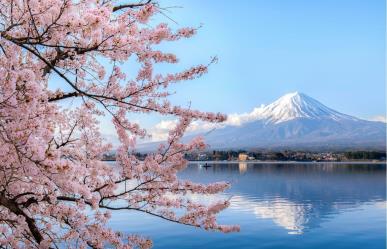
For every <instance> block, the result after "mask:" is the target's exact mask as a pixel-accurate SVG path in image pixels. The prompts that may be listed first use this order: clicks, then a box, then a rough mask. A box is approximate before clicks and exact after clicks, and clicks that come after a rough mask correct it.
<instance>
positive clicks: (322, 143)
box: [188, 92, 386, 150]
mask: <svg viewBox="0 0 387 249" xmlns="http://www.w3.org/2000/svg"><path fill="white" fill-rule="evenodd" d="M188 137H190V136H188ZM205 139H206V143H208V144H209V146H210V149H233V148H238V149H242V148H256V149H259V148H260V149H285V148H289V149H319V150H321V149H329V150H332V149H385V148H386V124H385V123H383V122H374V121H367V120H363V119H359V118H356V117H353V116H350V115H346V114H343V113H340V112H337V111H335V110H333V109H331V108H329V107H327V106H325V105H323V104H322V103H320V102H319V101H317V100H315V99H313V98H311V97H309V96H307V95H306V94H303V93H298V92H295V93H289V94H286V95H284V96H282V97H281V98H279V99H278V100H276V101H275V102H273V103H271V104H269V105H267V106H263V107H260V108H256V109H255V110H254V111H253V118H251V119H250V120H249V121H247V122H244V123H242V124H241V125H238V126H235V125H234V126H232V125H226V126H225V127H223V128H218V129H215V130H213V131H211V132H208V133H206V134H205Z"/></svg>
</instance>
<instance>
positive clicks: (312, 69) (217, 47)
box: [53, 0, 386, 133]
mask: <svg viewBox="0 0 387 249" xmlns="http://www.w3.org/2000/svg"><path fill="white" fill-rule="evenodd" d="M159 5H160V7H162V8H167V10H166V11H165V14H166V15H167V16H168V18H171V19H173V20H174V21H175V22H176V23H173V22H171V21H170V20H169V19H168V18H167V17H165V16H162V15H159V16H158V17H157V18H155V19H154V22H155V23H157V22H159V21H162V22H168V23H170V25H171V26H172V27H173V28H180V27H185V26H194V27H199V26H201V28H200V29H199V31H198V34H197V35H196V36H194V37H193V38H191V39H188V40H181V41H178V42H171V43H165V44H162V45H161V47H162V49H163V50H164V51H168V52H173V53H176V54H177V56H178V57H179V58H180V63H179V64H178V65H160V66H158V67H157V70H159V71H160V72H165V73H166V72H170V71H177V70H183V69H186V68H188V67H190V66H192V65H196V64H200V63H203V64H207V63H208V62H209V61H210V60H211V57H213V56H217V57H218V58H219V62H218V63H217V64H214V65H211V67H210V69H209V73H208V74H206V75H204V76H203V77H201V78H199V79H196V80H194V81H188V82H183V83H181V84H178V85H177V86H175V87H174V88H173V90H175V91H176V94H175V95H174V96H172V97H171V101H172V102H173V103H174V104H178V105H182V106H188V105H189V104H191V107H193V108H195V109H200V110H203V111H213V112H222V113H226V114H232V113H246V112H250V111H252V110H253V108H254V107H257V106H260V105H261V104H269V103H271V102H273V101H274V100H276V99H277V98H279V97H280V96H282V95H284V94H286V93H289V92H294V91H299V92H303V93H305V94H307V95H309V96H311V97H313V98H315V99H317V100H319V101H321V102H322V103H323V104H325V105H327V106H328V107H331V108H333V109H335V110H337V111H340V112H343V113H346V114H350V115H354V116H357V117H361V118H366V119H368V118H371V117H375V116H379V115H383V116H385V112H386V107H385V102H386V88H385V55H386V53H385V28H386V27H385V24H386V20H385V11H386V7H385V2H384V1H382V0H372V1H364V0H319V1H317V0H316V1H310V0H239V1H231V0H230V1H225V0H211V1H208V0H207V1H205V0H159ZM174 6H175V7H174ZM168 7H174V8H168ZM125 65H126V66H125V67H124V68H125V69H126V70H127V71H128V72H131V71H133V70H135V68H133V63H127V64H125ZM55 78H57V77H54V78H53V79H55ZM160 119H161V118H160V117H159V116H157V115H156V116H155V115H153V116H152V115H150V116H149V115H148V116H138V115H133V116H132V120H134V121H140V122H141V124H142V125H144V126H145V127H146V128H150V127H153V126H154V125H155V124H157V123H159V122H160ZM101 127H102V130H103V132H106V133H112V126H111V123H110V118H106V119H105V120H102V124H101Z"/></svg>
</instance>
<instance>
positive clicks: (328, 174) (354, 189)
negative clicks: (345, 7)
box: [182, 163, 386, 234]
mask: <svg viewBox="0 0 387 249" xmlns="http://www.w3.org/2000/svg"><path fill="white" fill-rule="evenodd" d="M212 166H213V167H211V168H210V169H207V170H204V169H200V168H198V167H196V166H195V165H192V166H190V167H188V169H187V170H186V171H185V172H183V173H182V177H183V178H185V177H189V178H190V179H192V180H195V181H198V182H213V181H218V180H228V181H230V182H231V183H232V188H231V190H230V191H229V192H230V194H231V195H232V196H233V198H232V205H231V209H238V210H241V211H247V212H250V213H253V214H254V215H256V216H257V217H258V218H264V219H272V220H273V222H274V223H276V224H277V225H278V226H280V227H283V228H285V229H286V230H288V231H289V233H292V234H301V233H304V232H306V231H308V230H310V229H313V228H316V227H319V226H320V224H321V223H322V222H323V221H324V220H327V219H332V218H333V217H334V216H335V215H337V214H338V213H340V211H341V210H343V209H348V208H356V207H359V206H361V205H363V204H368V203H374V204H377V205H379V204H380V203H383V204H384V207H385V200H386V198H385V196H386V183H385V180H386V175H385V173H386V168H385V165H359V164H357V165H344V164H340V165H337V164H246V163H241V164H214V165H212Z"/></svg>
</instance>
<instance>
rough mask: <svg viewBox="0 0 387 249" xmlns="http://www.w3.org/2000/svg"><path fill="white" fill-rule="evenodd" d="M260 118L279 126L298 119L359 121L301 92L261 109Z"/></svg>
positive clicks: (284, 97) (283, 97) (288, 95)
mask: <svg viewBox="0 0 387 249" xmlns="http://www.w3.org/2000/svg"><path fill="white" fill-rule="evenodd" d="M259 112H260V113H259V115H258V116H259V118H257V119H265V120H266V121H267V122H269V123H274V124H278V123H281V122H285V121H289V120H292V119H296V118H310V119H326V118H328V119H332V120H336V121H339V120H357V118H355V117H351V116H349V115H345V114H342V113H339V112H337V111H335V110H333V109H330V108H328V107H326V106H325V105H323V104H321V103H320V102H319V101H317V100H315V99H313V98H311V97H309V96H307V95H305V94H303V93H299V92H294V93H288V94H286V95H284V96H282V97H281V98H279V99H278V100H276V101H275V102H273V103H272V104H270V105H267V106H265V107H262V108H260V111H259Z"/></svg>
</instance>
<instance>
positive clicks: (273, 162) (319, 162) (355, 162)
mask: <svg viewBox="0 0 387 249" xmlns="http://www.w3.org/2000/svg"><path fill="white" fill-rule="evenodd" d="M102 161H104V162H115V161H116V160H102ZM188 163H189V164H205V163H210V164H239V163H246V164H383V165H387V161H258V160H251V161H237V160H234V161H188Z"/></svg>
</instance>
